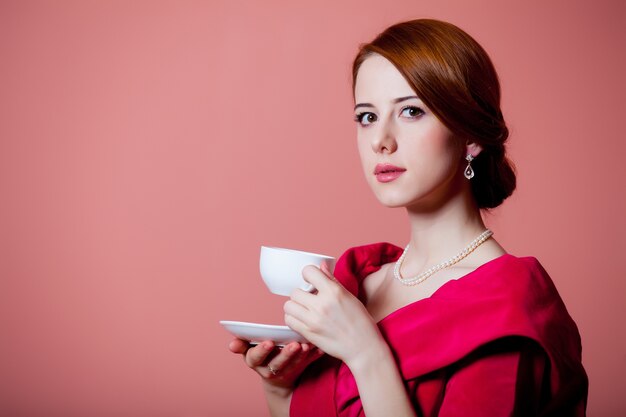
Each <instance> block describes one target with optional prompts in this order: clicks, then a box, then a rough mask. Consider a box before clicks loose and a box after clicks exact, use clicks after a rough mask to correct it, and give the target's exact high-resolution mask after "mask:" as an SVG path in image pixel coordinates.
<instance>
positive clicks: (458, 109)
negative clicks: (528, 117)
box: [352, 19, 516, 209]
mask: <svg viewBox="0 0 626 417" xmlns="http://www.w3.org/2000/svg"><path fill="white" fill-rule="evenodd" d="M373 53H377V54H379V55H382V56H383V57H384V58H386V59H387V60H389V61H390V62H391V63H392V64H393V65H394V66H395V67H396V68H397V69H398V70H399V71H400V73H401V74H402V76H403V77H404V78H405V79H406V80H407V82H408V83H409V85H410V86H411V88H412V89H413V90H414V91H415V93H416V94H417V96H418V97H419V98H420V99H421V100H422V101H423V102H424V103H425V104H426V105H427V106H428V107H429V108H430V110H432V111H433V113H434V114H435V115H436V116H437V118H439V120H440V121H441V122H442V123H443V124H444V125H445V126H446V127H447V128H448V129H450V131H452V132H453V133H454V134H455V136H456V137H458V138H459V140H460V141H462V142H463V143H462V144H461V145H463V146H465V144H466V143H467V142H475V143H477V144H479V145H480V146H481V147H482V152H481V153H480V154H479V155H478V156H477V157H476V158H475V159H474V160H473V161H472V168H473V169H474V172H475V176H474V178H472V179H471V181H470V182H471V187H472V194H473V196H474V198H475V200H476V203H477V205H478V207H479V208H481V209H490V208H494V207H497V206H499V205H500V204H501V203H502V201H504V199H506V198H507V197H508V196H510V195H511V194H512V193H513V190H515V183H516V181H515V172H514V169H513V166H512V164H511V162H510V161H509V160H508V158H507V157H506V155H505V147H504V143H505V142H506V140H507V138H508V136H509V131H508V129H507V127H506V124H505V122H504V118H503V117H502V112H501V111H500V82H499V80H498V75H497V73H496V70H495V68H494V66H493V64H492V62H491V60H490V58H489V56H488V55H487V52H485V50H484V49H483V48H482V47H481V46H480V45H479V44H478V42H476V41H475V40H474V39H473V38H472V37H471V36H469V35H468V34H467V33H465V32H464V31H463V30H461V29H460V28H458V27H456V26H454V25H453V24H451V23H447V22H442V21H439V20H433V19H417V20H410V21H406V22H401V23H398V24H395V25H393V26H391V27H389V28H387V29H386V30H385V31H384V32H382V33H381V34H380V35H378V36H377V37H376V38H375V39H374V40H373V41H372V42H370V43H365V44H361V45H360V47H359V52H358V54H357V56H356V58H355V59H354V63H353V66H352V95H353V97H354V89H355V84H356V77H357V73H358V71H359V68H360V66H361V64H362V63H363V61H364V60H365V59H366V58H367V57H368V56H370V55H371V54H373Z"/></svg>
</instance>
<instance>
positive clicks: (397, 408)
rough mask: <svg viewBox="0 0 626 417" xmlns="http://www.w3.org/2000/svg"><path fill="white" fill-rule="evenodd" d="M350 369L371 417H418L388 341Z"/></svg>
mask: <svg viewBox="0 0 626 417" xmlns="http://www.w3.org/2000/svg"><path fill="white" fill-rule="evenodd" d="M346 365H347V366H348V368H350V371H351V372H352V375H353V376H354V379H355V381H356V384H357V387H358V390H359V395H360V397H361V405H362V406H363V412H364V413H365V415H366V416H367V417H378V416H380V417H385V416H398V417H415V415H416V414H415V410H414V409H413V406H412V404H411V401H410V399H409V396H408V393H407V391H406V388H405V386H404V380H403V379H402V376H401V375H400V371H399V370H398V367H397V365H396V363H395V360H394V358H393V355H392V354H391V351H390V349H389V346H388V345H387V344H386V343H385V342H384V341H383V342H382V344H381V345H380V346H379V347H378V348H375V349H370V350H369V351H367V352H365V353H364V354H363V356H362V357H360V358H358V359H356V360H354V361H352V362H351V363H346Z"/></svg>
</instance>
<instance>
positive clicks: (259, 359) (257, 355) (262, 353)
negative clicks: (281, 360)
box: [244, 340, 274, 368]
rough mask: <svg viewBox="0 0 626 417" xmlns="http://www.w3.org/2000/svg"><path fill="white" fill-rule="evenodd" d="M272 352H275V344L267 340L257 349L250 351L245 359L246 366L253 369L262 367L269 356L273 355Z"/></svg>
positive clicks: (256, 347)
mask: <svg viewBox="0 0 626 417" xmlns="http://www.w3.org/2000/svg"><path fill="white" fill-rule="evenodd" d="M272 350H274V342H272V341H269V340H266V341H264V342H261V343H259V344H258V345H256V346H255V347H253V348H250V349H248V352H247V353H246V356H245V357H244V358H245V361H246V364H247V365H248V366H249V367H251V368H253V367H256V366H260V365H261V364H262V363H263V362H265V359H266V358H267V357H268V355H269V354H270V353H272Z"/></svg>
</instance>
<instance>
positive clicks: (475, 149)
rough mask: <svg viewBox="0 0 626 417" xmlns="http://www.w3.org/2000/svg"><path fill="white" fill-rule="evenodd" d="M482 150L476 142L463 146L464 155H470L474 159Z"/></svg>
mask: <svg viewBox="0 0 626 417" xmlns="http://www.w3.org/2000/svg"><path fill="white" fill-rule="evenodd" d="M482 150H483V147H482V146H480V145H479V144H477V143H476V142H468V143H467V144H466V145H465V155H472V156H473V157H474V158H476V157H477V156H478V154H480V153H481V152H482Z"/></svg>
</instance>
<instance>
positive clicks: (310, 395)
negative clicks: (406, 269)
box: [290, 243, 588, 417]
mask: <svg viewBox="0 0 626 417" xmlns="http://www.w3.org/2000/svg"><path fill="white" fill-rule="evenodd" d="M401 253H402V249H401V248H399V247H397V246H395V245H392V244H389V243H376V244H371V245H365V246H360V247H355V248H351V249H349V250H347V251H346V252H345V253H344V254H343V255H342V256H341V257H340V258H339V259H338V261H337V264H336V267H335V271H334V275H335V277H336V278H337V279H338V280H339V281H340V282H341V283H342V284H343V285H344V287H345V288H346V289H348V290H349V291H350V292H351V293H352V294H354V295H355V296H357V297H359V296H361V295H362V289H361V282H362V281H363V279H364V278H365V277H366V276H368V275H369V274H371V273H373V272H375V271H377V270H378V269H380V267H381V266H382V265H384V264H386V263H389V262H393V261H395V260H397V259H398V258H399V256H400V254H401ZM378 327H379V328H380V330H381V333H382V334H383V336H384V337H385V339H386V340H387V342H388V344H389V346H390V347H391V349H392V351H393V353H394V355H395V359H396V362H397V364H398V367H399V369H400V372H401V374H402V377H403V378H404V380H405V386H406V388H407V391H408V393H409V395H410V397H411V400H412V402H413V405H414V408H415V410H416V413H417V415H418V416H420V417H421V416H424V417H434V416H439V417H444V416H463V417H471V416H485V417H487V416H488V417H498V416H584V415H585V410H586V402H587V390H588V379H587V375H586V373H585V370H584V368H583V366H582V364H581V342H580V336H579V333H578V329H577V327H576V324H575V323H574V321H573V320H572V318H571V317H570V315H569V314H568V312H567V310H566V308H565V305H564V304H563V301H562V300H561V298H560V296H559V294H558V292H557V290H556V288H555V286H554V284H553V282H552V280H551V279H550V277H549V276H548V274H547V273H546V271H545V270H544V269H543V267H542V266H541V264H540V263H539V262H538V261H537V259H535V258H533V257H516V256H513V255H510V254H505V255H502V256H500V257H498V258H496V259H493V260H491V261H489V262H487V263H486V264H484V265H482V266H480V267H479V268H477V269H476V270H474V271H472V272H471V273H469V274H467V275H465V276H464V277H462V278H460V279H458V280H452V281H449V282H447V283H446V284H444V285H442V286H441V287H440V288H439V289H438V290H437V291H436V292H435V293H433V295H432V296H430V297H429V298H426V299H423V300H419V301H416V302H414V303H412V304H409V305H407V306H405V307H402V308H400V309H398V310H396V311H395V312H393V313H391V314H390V315H388V316H387V317H385V318H383V319H382V320H381V321H379V322H378ZM381 383H383V384H384V381H381ZM364 415H365V414H364V412H363V408H362V406H361V400H360V398H359V392H358V389H357V385H356V383H355V380H354V377H353V376H352V374H351V372H350V370H349V369H348V367H347V366H346V365H345V364H344V363H342V362H341V361H339V360H337V359H335V358H332V357H329V356H325V357H323V358H322V359H320V360H318V361H317V362H315V363H313V364H312V365H310V366H309V367H308V368H307V370H306V371H305V372H304V373H303V374H302V375H301V377H300V379H299V380H298V381H297V385H296V388H295V390H294V394H293V397H292V400H291V406H290V416H292V417H326V416H338V417H356V416H364ZM390 417H391V416H390Z"/></svg>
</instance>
